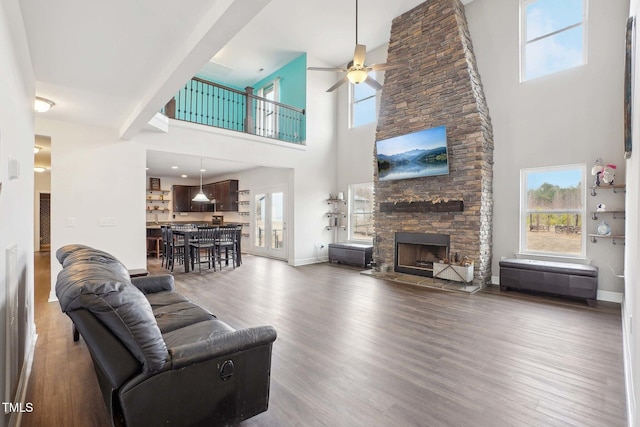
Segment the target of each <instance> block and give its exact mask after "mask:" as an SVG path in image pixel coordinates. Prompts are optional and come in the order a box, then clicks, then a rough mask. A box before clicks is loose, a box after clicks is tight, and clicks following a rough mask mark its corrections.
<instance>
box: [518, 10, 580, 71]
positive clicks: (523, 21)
mask: <svg viewBox="0 0 640 427" xmlns="http://www.w3.org/2000/svg"><path fill="white" fill-rule="evenodd" d="M538 1H539V0H520V70H519V71H520V82H521V83H524V82H527V81H531V80H535V79H538V78H541V77H547V76H550V75H553V74H557V73H561V72H563V71H567V70H570V69H572V68H576V67H580V66H583V65H586V64H587V51H588V49H587V39H588V38H587V25H588V19H587V17H588V13H587V8H588V5H589V2H588V0H581V1H582V20H581V21H580V22H579V23H575V24H571V25H568V26H566V27H563V28H561V29H558V30H554V31H551V32H549V33H546V34H543V35H541V36H538V37H535V38H533V39H532V40H527V6H528V5H530V4H533V3H536V2H538ZM579 26H582V63H581V64H579V65H577V66H572V67H569V68H563V69H561V70H557V71H552V72H548V73H546V74H542V75H539V76H536V77H527V45H529V44H531V43H535V42H537V41H540V40H542V39H545V38H548V37H551V36H554V35H558V34H561V33H563V32H565V31H568V30H571V29H573V28H577V27H579Z"/></svg>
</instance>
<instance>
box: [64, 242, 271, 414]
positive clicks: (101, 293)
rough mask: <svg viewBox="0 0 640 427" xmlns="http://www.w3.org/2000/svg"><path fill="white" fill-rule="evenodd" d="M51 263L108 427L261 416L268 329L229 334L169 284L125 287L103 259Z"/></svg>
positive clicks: (142, 282) (113, 262)
mask: <svg viewBox="0 0 640 427" xmlns="http://www.w3.org/2000/svg"><path fill="white" fill-rule="evenodd" d="M56 257H57V258H58V261H59V262H60V263H61V264H62V266H63V269H62V271H61V272H60V273H59V275H58V278H57V282H56V295H57V297H58V299H59V302H60V306H61V308H62V311H63V312H65V313H66V314H67V315H68V316H69V317H70V318H71V319H72V321H73V323H74V326H75V328H77V330H78V331H79V333H80V334H81V335H82V338H83V339H84V341H85V342H86V344H87V348H88V349H89V352H90V354H91V357H92V359H93V364H94V368H95V371H96V374H97V377H98V383H99V384H100V389H101V391H102V395H103V397H104V401H105V403H106V405H107V408H108V410H109V411H110V414H111V418H112V422H113V424H114V425H126V426H145V427H146V426H160V425H174V426H200V425H201V426H215V425H230V424H235V423H237V422H239V421H242V420H244V419H247V418H249V417H252V416H254V415H256V414H258V413H260V412H263V411H266V410H267V407H268V403H269V382H270V372H271V349H272V345H273V342H274V341H275V339H276V331H275V330H274V329H273V328H272V327H270V326H261V327H252V328H248V329H242V330H234V329H232V328H231V327H230V326H228V325H227V324H225V323H223V322H222V321H220V320H218V319H217V318H216V316H214V315H213V314H211V313H210V312H209V311H207V310H205V309H204V308H202V307H200V306H198V305H196V304H195V303H193V302H192V301H190V300H188V299H187V298H185V297H184V296H182V295H181V294H179V293H177V292H175V289H174V283H173V276H171V275H156V276H145V277H136V278H133V279H132V278H130V277H129V274H128V271H127V269H126V268H125V267H124V265H123V264H122V263H121V262H120V261H118V260H117V259H116V258H115V257H114V256H112V255H110V254H108V253H106V252H104V251H100V250H97V249H93V248H90V247H88V246H84V245H68V246H64V247H62V248H60V249H59V250H58V251H57V252H56ZM70 362H71V363H72V361H70Z"/></svg>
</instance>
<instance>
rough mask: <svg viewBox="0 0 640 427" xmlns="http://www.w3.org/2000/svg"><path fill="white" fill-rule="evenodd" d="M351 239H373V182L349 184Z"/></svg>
mask: <svg viewBox="0 0 640 427" xmlns="http://www.w3.org/2000/svg"><path fill="white" fill-rule="evenodd" d="M348 209H349V223H348V230H349V240H356V241H358V240H359V241H367V242H371V241H373V183H371V182H369V183H366V184H352V185H349V199H348Z"/></svg>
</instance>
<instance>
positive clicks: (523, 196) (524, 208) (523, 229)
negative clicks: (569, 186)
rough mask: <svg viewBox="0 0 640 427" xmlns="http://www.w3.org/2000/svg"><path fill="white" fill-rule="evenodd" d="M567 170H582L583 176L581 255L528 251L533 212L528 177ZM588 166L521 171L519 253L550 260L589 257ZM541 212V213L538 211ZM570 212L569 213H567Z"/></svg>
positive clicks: (565, 166)
mask: <svg viewBox="0 0 640 427" xmlns="http://www.w3.org/2000/svg"><path fill="white" fill-rule="evenodd" d="M563 170H564V171H567V170H580V173H581V176H582V178H581V179H582V208H581V210H580V211H579V213H580V215H581V216H582V217H581V218H582V220H581V222H582V224H581V229H580V237H581V242H580V246H581V249H580V254H575V253H563V252H544V251H535V250H527V247H526V246H527V239H526V236H527V216H528V215H529V214H530V213H531V212H532V211H529V209H528V203H527V202H528V197H527V196H528V194H527V193H528V190H527V182H528V181H527V176H528V175H529V174H531V173H541V172H557V171H563ZM586 179H587V165H586V164H584V163H581V164H572V165H557V166H542V167H536V168H525V169H520V208H519V211H520V212H519V213H520V221H519V245H518V246H519V253H521V254H526V255H534V256H545V257H550V258H554V257H555V258H566V259H586V256H587V253H586V252H587V221H586V219H587V187H588V185H587V182H586ZM538 212H539V211H538ZM566 212H569V211H566Z"/></svg>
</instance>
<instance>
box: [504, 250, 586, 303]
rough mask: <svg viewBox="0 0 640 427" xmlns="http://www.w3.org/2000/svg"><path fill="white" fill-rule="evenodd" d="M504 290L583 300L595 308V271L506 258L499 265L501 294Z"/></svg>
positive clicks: (560, 263) (576, 266) (577, 265)
mask: <svg viewBox="0 0 640 427" xmlns="http://www.w3.org/2000/svg"><path fill="white" fill-rule="evenodd" d="M507 289H519V290H529V291H537V292H545V293H549V294H553V295H559V296H565V297H573V298H584V299H586V300H587V304H589V305H594V304H595V301H596V297H597V293H598V267H595V266H593V265H583V264H570V263H566V262H550V261H537V260H530V259H512V258H507V259H503V260H502V261H500V290H501V291H505V290H507Z"/></svg>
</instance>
